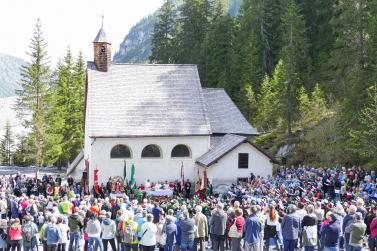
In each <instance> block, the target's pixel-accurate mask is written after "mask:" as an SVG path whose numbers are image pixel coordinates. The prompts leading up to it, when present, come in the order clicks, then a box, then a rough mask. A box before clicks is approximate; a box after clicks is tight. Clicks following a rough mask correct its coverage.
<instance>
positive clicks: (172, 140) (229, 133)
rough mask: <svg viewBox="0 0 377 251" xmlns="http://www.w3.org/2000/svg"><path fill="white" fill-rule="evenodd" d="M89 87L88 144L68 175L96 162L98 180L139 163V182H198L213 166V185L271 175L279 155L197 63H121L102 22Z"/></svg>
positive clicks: (91, 171) (91, 167) (89, 71)
mask: <svg viewBox="0 0 377 251" xmlns="http://www.w3.org/2000/svg"><path fill="white" fill-rule="evenodd" d="M93 47H94V61H93V62H88V65H87V80H86V86H85V146H84V149H83V150H82V151H81V153H80V154H79V155H78V156H77V158H76V159H75V160H74V161H73V162H72V163H71V165H70V167H69V169H68V171H67V172H68V175H72V176H73V177H75V178H76V179H80V178H81V176H82V173H83V171H84V169H85V160H87V161H88V162H89V171H88V176H89V177H88V178H89V187H92V186H93V175H94V169H95V168H98V170H99V171H98V175H99V178H98V180H99V184H101V183H102V182H103V183H104V184H105V183H106V182H107V180H108V179H109V177H115V176H123V166H124V162H125V161H126V165H127V166H128V167H129V168H130V167H131V165H132V164H133V165H134V166H135V170H136V172H135V180H136V182H137V183H141V182H145V181H146V180H147V179H149V180H150V181H152V182H153V181H154V182H157V181H165V180H168V181H173V180H178V179H180V177H181V166H182V165H183V170H184V176H185V179H190V180H191V181H194V179H195V177H196V176H197V174H198V171H199V173H200V174H202V173H203V171H204V170H206V173H207V177H208V180H209V181H210V182H212V183H213V184H226V183H229V182H235V181H237V179H245V178H247V177H249V176H250V173H254V174H255V175H261V176H267V175H271V174H272V169H273V158H272V157H270V156H269V155H268V154H266V153H265V152H264V151H262V150H261V149H259V148H258V147H257V146H255V145H254V144H253V143H252V142H251V138H252V137H253V136H256V135H258V132H257V130H256V129H255V128H253V127H252V126H251V125H250V124H249V123H248V121H247V120H246V119H245V118H244V117H243V115H242V114H241V112H240V111H239V109H238V108H237V107H236V105H235V104H234V103H233V102H232V100H231V99H230V97H229V96H228V95H227V93H226V92H225V91H224V89H218V88H204V87H202V86H201V83H200V79H199V74H198V70H197V67H196V65H175V64H168V65H163V64H115V63H113V62H111V43H110V42H109V41H108V40H107V38H106V35H105V31H104V29H103V28H101V29H100V30H99V32H98V34H97V36H96V37H95V39H94V41H93Z"/></svg>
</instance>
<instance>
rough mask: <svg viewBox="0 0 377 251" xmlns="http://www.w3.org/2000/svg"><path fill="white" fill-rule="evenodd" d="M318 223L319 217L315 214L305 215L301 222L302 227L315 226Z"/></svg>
mask: <svg viewBox="0 0 377 251" xmlns="http://www.w3.org/2000/svg"><path fill="white" fill-rule="evenodd" d="M315 225H317V217H316V216H315V215H311V214H308V215H305V216H304V218H303V219H302V222H301V227H302V228H304V227H306V226H315Z"/></svg>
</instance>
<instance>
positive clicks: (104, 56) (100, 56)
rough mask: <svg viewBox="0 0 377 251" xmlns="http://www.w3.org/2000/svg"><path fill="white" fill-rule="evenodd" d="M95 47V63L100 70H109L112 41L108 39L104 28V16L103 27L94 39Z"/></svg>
mask: <svg viewBox="0 0 377 251" xmlns="http://www.w3.org/2000/svg"><path fill="white" fill-rule="evenodd" d="M93 47H94V64H95V65H96V67H97V70H98V71H105V72H106V71H108V69H109V67H110V64H111V43H110V42H108V41H107V39H106V33H105V30H104V29H103V16H102V25H101V29H100V30H99V31H98V34H97V36H96V38H95V39H94V41H93Z"/></svg>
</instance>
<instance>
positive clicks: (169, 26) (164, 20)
mask: <svg viewBox="0 0 377 251" xmlns="http://www.w3.org/2000/svg"><path fill="white" fill-rule="evenodd" d="M175 28H176V26H175V17H174V5H173V3H172V1H171V0H166V1H165V2H164V4H163V5H162V7H161V9H160V10H159V15H158V21H157V23H156V24H155V26H154V30H153V38H152V54H151V56H150V57H149V59H150V61H151V62H152V63H161V64H169V63H173V62H174V60H175V53H174V43H173V39H174V37H175Z"/></svg>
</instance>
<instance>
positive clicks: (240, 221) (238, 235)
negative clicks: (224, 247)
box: [228, 208, 245, 251]
mask: <svg viewBox="0 0 377 251" xmlns="http://www.w3.org/2000/svg"><path fill="white" fill-rule="evenodd" d="M234 215H235V217H234V220H233V224H232V226H231V227H230V229H229V232H228V236H229V237H230V238H231V240H232V245H231V250H232V251H241V250H242V249H241V239H242V232H243V226H244V225H245V219H244V218H243V216H242V210H241V209H240V208H236V209H235V210H234Z"/></svg>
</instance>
